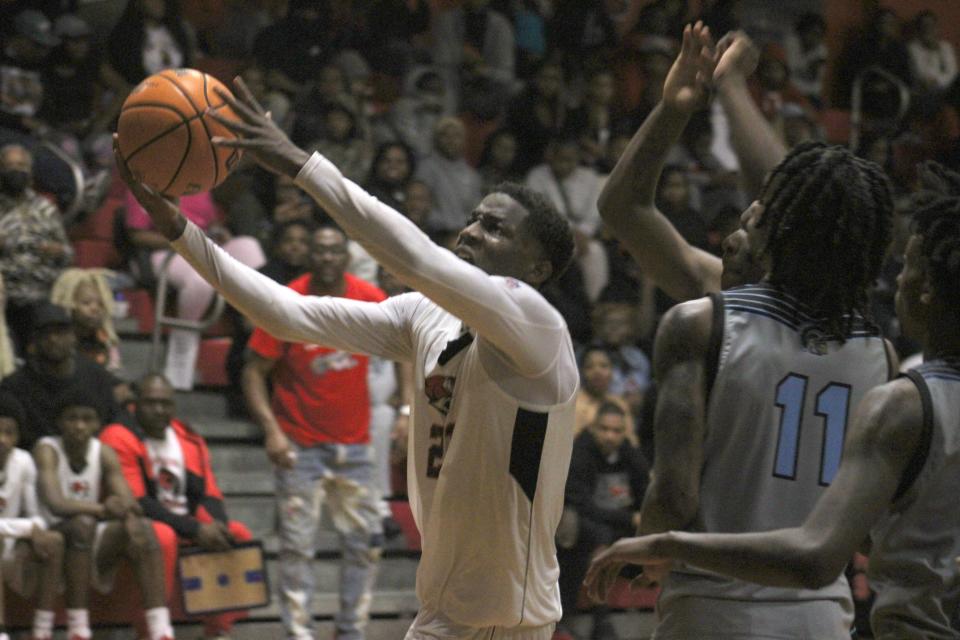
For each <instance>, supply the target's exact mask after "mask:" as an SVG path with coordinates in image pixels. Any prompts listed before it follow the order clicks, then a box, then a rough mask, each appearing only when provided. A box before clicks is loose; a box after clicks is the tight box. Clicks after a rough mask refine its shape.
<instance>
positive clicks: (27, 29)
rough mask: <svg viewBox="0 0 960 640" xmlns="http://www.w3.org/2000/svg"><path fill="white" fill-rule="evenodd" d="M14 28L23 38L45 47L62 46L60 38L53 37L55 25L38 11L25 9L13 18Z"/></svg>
mask: <svg viewBox="0 0 960 640" xmlns="http://www.w3.org/2000/svg"><path fill="white" fill-rule="evenodd" d="M13 26H14V28H15V29H16V30H17V33H19V34H20V35H22V36H25V37H27V38H30V39H31V40H33V41H34V42H36V43H37V44H40V45H43V46H45V47H55V46H57V45H58V44H60V38H58V37H57V36H55V35H53V25H52V24H50V21H49V20H48V19H47V16H45V15H43V14H42V13H41V12H39V11H37V10H36V9H24V10H23V11H21V12H20V13H18V14H17V15H16V16H14V18H13Z"/></svg>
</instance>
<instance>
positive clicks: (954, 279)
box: [913, 174, 960, 317]
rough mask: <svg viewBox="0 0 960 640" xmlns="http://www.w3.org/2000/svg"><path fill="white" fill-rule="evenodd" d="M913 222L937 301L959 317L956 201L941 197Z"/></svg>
mask: <svg viewBox="0 0 960 640" xmlns="http://www.w3.org/2000/svg"><path fill="white" fill-rule="evenodd" d="M954 175H955V176H956V174H954ZM955 193H957V192H955ZM913 220H914V225H915V227H914V228H915V230H916V233H917V234H919V235H920V237H921V238H922V239H923V240H922V244H921V247H920V252H921V254H922V255H923V257H924V259H925V260H926V263H927V264H926V266H927V270H928V272H929V274H930V281H931V284H932V285H933V288H934V290H935V291H936V293H937V297H938V298H940V299H941V300H942V301H944V302H946V303H947V304H948V305H950V307H951V308H952V309H953V310H954V315H956V316H958V317H960V197H958V195H944V196H942V197H940V198H938V199H936V200H934V201H932V202H930V203H928V204H927V205H926V206H925V207H922V208H920V209H918V210H917V211H916V212H914V214H913Z"/></svg>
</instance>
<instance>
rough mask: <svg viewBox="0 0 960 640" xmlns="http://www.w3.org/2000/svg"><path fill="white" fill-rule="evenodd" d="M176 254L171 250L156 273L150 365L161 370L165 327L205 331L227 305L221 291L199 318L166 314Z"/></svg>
mask: <svg viewBox="0 0 960 640" xmlns="http://www.w3.org/2000/svg"><path fill="white" fill-rule="evenodd" d="M176 255H177V254H176V253H174V252H173V251H171V252H169V253H168V254H167V255H166V257H165V258H164V259H163V262H162V263H161V264H160V268H159V269H158V270H157V271H158V273H157V274H156V275H157V292H156V297H155V298H154V300H155V301H156V304H155V305H154V316H153V320H154V322H153V334H152V335H151V340H150V355H149V362H150V367H151V368H152V369H153V370H156V371H159V370H161V369H162V366H163V364H162V363H161V362H160V354H161V352H162V351H163V350H162V348H161V346H160V342H161V339H162V334H163V329H164V328H165V327H169V328H171V329H187V330H189V331H196V332H197V333H203V332H204V331H206V330H207V328H208V327H210V326H211V325H213V323H215V322H216V321H217V320H219V319H220V316H221V315H223V309H224V307H225V306H226V301H225V300H224V299H223V296H221V295H220V294H219V293H215V295H216V298H215V299H214V301H213V306H211V307H210V309H209V310H208V312H207V314H206V316H204V317H203V318H200V319H199V320H184V319H183V318H177V317H175V316H168V315H167V314H166V312H165V306H166V304H165V303H166V300H167V287H168V284H167V283H168V280H169V276H168V272H169V271H170V262H171V261H172V260H173V258H174V256H176Z"/></svg>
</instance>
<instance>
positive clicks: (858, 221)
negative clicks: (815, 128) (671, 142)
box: [757, 142, 893, 339]
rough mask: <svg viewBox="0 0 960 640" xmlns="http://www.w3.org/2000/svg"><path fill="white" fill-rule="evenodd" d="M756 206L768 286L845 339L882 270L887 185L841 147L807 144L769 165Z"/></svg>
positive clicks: (889, 206) (888, 218)
mask: <svg viewBox="0 0 960 640" xmlns="http://www.w3.org/2000/svg"><path fill="white" fill-rule="evenodd" d="M760 201H761V202H762V203H763V205H764V212H763V215H762V216H761V218H760V220H759V222H758V223H757V226H758V227H765V228H766V229H767V231H768V233H767V241H766V245H765V246H764V247H763V249H762V253H763V254H765V255H768V256H769V257H770V264H771V268H770V276H769V280H770V282H771V283H772V284H774V285H777V286H779V287H781V288H783V289H784V290H785V291H787V292H788V293H789V294H791V295H793V296H795V297H796V298H797V299H799V300H800V301H801V302H802V303H804V304H805V305H807V306H808V307H809V309H810V311H811V313H812V314H813V315H814V316H815V317H818V318H822V320H823V322H824V324H825V327H824V328H825V329H827V330H828V331H829V332H830V333H831V334H833V335H834V336H836V337H838V338H841V339H842V338H843V337H844V336H846V335H848V334H849V332H850V330H851V328H852V326H853V322H854V318H855V315H856V314H857V313H858V312H861V313H862V312H863V311H864V309H865V308H866V303H867V288H868V287H869V286H870V284H871V283H873V281H874V280H876V278H877V275H878V274H879V272H880V267H881V264H882V262H883V256H884V253H885V251H886V248H887V243H888V242H889V239H890V228H891V224H892V217H893V199H892V196H891V189H890V182H889V181H888V180H887V178H886V176H885V175H884V173H883V171H882V170H881V169H880V167H878V166H877V165H876V164H874V163H872V162H869V161H867V160H863V159H861V158H857V157H856V156H854V155H853V154H852V153H850V152H849V151H848V150H847V149H845V148H843V147H839V146H828V145H825V144H823V143H820V142H805V143H801V144H799V145H797V146H796V147H794V148H793V149H792V150H791V151H790V153H788V154H787V156H786V157H785V158H784V159H783V160H782V161H781V162H780V164H778V165H777V166H776V167H775V168H774V170H773V172H772V173H771V174H770V177H769V179H768V180H767V183H766V185H765V186H764V190H763V193H762V194H761V197H760Z"/></svg>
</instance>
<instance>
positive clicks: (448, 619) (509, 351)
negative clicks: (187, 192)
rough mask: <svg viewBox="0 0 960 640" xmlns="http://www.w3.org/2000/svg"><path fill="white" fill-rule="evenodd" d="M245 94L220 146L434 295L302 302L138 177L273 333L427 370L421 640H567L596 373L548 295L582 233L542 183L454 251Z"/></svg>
mask: <svg viewBox="0 0 960 640" xmlns="http://www.w3.org/2000/svg"><path fill="white" fill-rule="evenodd" d="M236 88H237V90H238V92H239V95H240V96H241V98H242V101H236V100H233V99H231V98H229V97H227V98H226V99H228V100H230V104H231V106H232V107H233V109H234V110H235V111H236V112H237V113H239V114H241V117H242V118H243V121H244V123H243V124H239V125H237V124H230V125H228V126H230V127H231V128H232V129H234V130H235V131H237V132H238V133H240V134H241V135H242V136H243V138H242V139H240V140H238V141H233V142H231V141H224V140H219V139H215V143H216V144H222V145H226V146H236V147H241V148H243V149H244V150H245V151H246V152H247V153H248V154H249V155H252V156H253V157H254V159H255V160H257V161H258V162H259V163H260V164H262V165H264V166H265V167H267V168H269V169H272V170H273V171H276V172H278V173H280V174H282V175H287V176H290V177H294V178H295V180H296V184H297V185H298V186H300V187H301V188H303V189H304V190H306V191H307V192H308V193H310V194H311V195H312V196H313V197H314V199H315V200H317V202H318V203H319V204H320V205H321V206H322V207H323V209H324V210H325V211H327V212H328V213H329V214H330V215H331V216H332V217H333V218H334V219H335V220H336V221H337V222H338V223H339V224H340V225H341V227H342V228H343V229H344V230H345V231H346V232H347V233H348V234H349V235H350V236H351V237H352V238H353V239H355V240H357V241H358V242H360V243H361V244H362V245H363V246H364V248H365V249H366V250H367V251H368V252H369V253H370V254H371V255H372V256H373V257H374V258H375V259H376V260H377V262H378V263H379V264H381V265H382V266H383V267H384V268H385V269H387V270H389V271H391V272H392V273H393V274H395V275H396V276H397V278H398V279H399V280H400V281H402V282H403V283H404V284H406V285H408V286H410V287H411V288H412V289H414V290H416V291H417V293H408V294H404V295H399V296H395V297H392V298H390V299H388V300H386V301H384V302H382V303H379V304H372V303H364V302H358V301H352V300H343V299H340V298H317V297H310V296H300V295H298V294H296V293H294V292H292V291H290V290H289V289H287V288H286V287H283V286H280V285H277V284H276V283H274V282H272V281H269V280H268V279H266V278H264V277H262V276H260V275H259V274H257V273H255V272H254V271H252V270H250V269H246V268H244V267H243V266H242V265H240V264H239V263H237V262H236V261H233V260H232V259H230V258H229V256H227V255H226V254H224V253H223V252H222V251H220V250H219V249H218V248H217V247H216V245H213V244H210V243H208V242H207V240H206V238H205V237H204V236H203V234H202V233H201V232H200V231H199V230H198V229H197V228H196V227H195V226H194V225H192V224H189V223H188V222H186V220H185V219H184V218H183V217H182V216H181V215H180V213H179V211H178V209H177V206H176V204H175V203H174V202H172V201H170V200H166V199H164V198H162V197H160V196H158V195H157V194H155V193H153V192H151V191H149V190H148V189H147V188H145V187H144V186H143V185H141V184H139V183H138V182H137V181H135V180H134V179H133V177H132V176H130V175H129V172H128V171H126V170H124V169H123V168H122V169H121V172H122V175H124V177H125V179H126V180H127V183H128V185H129V186H130V188H131V190H132V191H133V193H134V195H136V196H137V198H138V199H139V200H140V202H141V203H142V204H143V205H144V207H145V209H146V210H147V211H148V212H149V213H150V215H151V216H152V218H153V221H154V223H155V224H156V226H157V228H158V229H159V230H160V231H161V232H163V233H164V235H165V236H166V237H167V238H169V239H170V240H171V241H172V244H173V247H174V249H175V250H176V251H178V252H179V253H181V254H182V255H183V256H184V257H185V258H186V259H187V260H188V261H189V262H190V263H191V264H192V265H193V266H194V268H195V269H197V271H198V272H199V273H200V274H201V275H202V276H203V277H204V278H206V279H207V280H208V281H209V282H210V283H211V284H212V285H213V286H214V287H216V288H217V290H218V291H220V292H221V293H222V294H223V295H224V296H225V297H226V298H227V299H228V300H229V301H230V302H231V304H233V305H234V306H236V307H237V308H238V309H240V310H241V311H242V312H243V313H244V314H246V315H248V316H249V317H250V318H252V319H253V320H254V321H255V322H256V323H257V324H259V325H261V326H263V327H264V328H265V329H266V330H268V331H269V332H270V333H272V334H274V335H275V336H277V337H278V338H281V339H284V340H292V341H305V342H312V343H320V344H325V345H328V346H331V347H335V348H339V349H344V350H346V351H350V352H365V353H370V354H373V355H377V356H380V357H383V358H387V359H389V360H395V361H401V362H412V363H413V367H414V372H415V373H414V382H415V389H416V390H417V391H416V393H415V399H414V403H413V407H412V412H411V420H412V423H413V428H412V429H411V432H410V436H409V443H410V444H409V447H408V479H409V495H410V502H411V507H412V510H413V514H414V517H415V519H416V522H417V526H418V527H419V529H420V531H421V533H422V536H423V554H422V556H421V560H420V566H419V568H418V571H417V595H418V597H419V599H420V603H421V608H420V611H419V613H418V615H417V618H416V620H415V621H414V623H413V625H412V626H411V628H410V631H409V632H408V635H407V637H408V638H411V639H414V638H416V639H421V638H507V637H509V638H529V639H531V640H532V639H539V638H543V639H547V638H550V636H551V634H552V630H553V627H554V625H555V623H556V621H557V620H559V619H560V614H561V611H560V597H559V588H558V583H557V579H558V574H559V570H558V567H557V561H556V550H555V546H554V532H555V530H556V526H557V523H558V522H559V519H560V515H561V512H562V509H563V489H564V483H565V480H566V475H567V469H568V466H569V461H570V454H571V450H572V442H573V408H574V396H575V393H576V389H577V383H578V373H577V366H576V360H575V357H574V353H573V347H572V343H571V340H570V335H569V333H568V331H567V328H566V323H565V322H564V320H563V318H562V317H561V316H560V314H559V313H558V312H557V311H556V310H555V309H554V308H553V307H551V306H550V304H549V303H548V302H547V301H546V300H545V299H544V298H543V297H542V296H541V295H540V293H539V292H538V291H537V288H538V287H539V286H540V285H542V284H543V283H544V282H546V281H547V280H549V279H550V278H552V277H556V276H559V275H560V274H561V273H562V272H563V270H564V269H565V268H566V267H567V265H568V263H569V261H570V259H571V257H572V253H573V237H572V233H571V231H570V228H569V225H568V224H567V223H566V221H565V220H564V219H563V218H562V217H561V216H560V215H559V214H558V213H557V212H556V211H554V210H553V208H552V207H550V205H549V204H548V203H547V202H546V201H545V200H544V199H543V198H542V197H540V196H538V195H537V194H535V193H533V192H532V191H530V190H528V189H525V188H523V187H520V186H519V185H510V184H506V185H501V186H500V187H498V188H497V189H495V190H494V192H493V193H491V194H490V195H488V196H486V197H485V198H483V200H482V201H481V202H480V203H479V204H478V205H477V207H476V209H475V210H474V212H473V216H472V219H471V221H470V222H469V224H468V226H467V227H466V228H465V229H463V231H461V232H460V235H459V237H458V240H457V245H456V249H455V251H454V252H453V253H451V252H449V251H447V250H445V249H442V248H440V247H438V246H436V245H435V244H433V243H432V242H431V241H430V240H429V239H428V238H427V237H426V235H424V234H423V233H422V232H421V231H420V230H419V229H418V228H417V227H416V226H415V225H414V224H413V223H411V222H410V221H409V220H407V219H406V218H405V217H404V216H402V215H401V214H399V213H398V212H396V211H394V210H393V209H390V208H389V207H387V206H385V205H383V204H382V203H380V202H379V201H377V200H376V199H375V198H373V197H372V196H370V195H369V194H367V193H366V192H364V191H363V190H362V189H360V188H359V187H357V185H355V184H353V183H352V182H350V181H348V180H346V179H345V178H344V177H343V176H342V175H341V173H340V172H339V170H337V168H336V167H335V166H333V165H332V164H331V163H330V162H329V161H327V160H326V159H325V158H323V157H322V156H321V155H319V154H314V155H313V156H310V155H309V154H308V153H306V152H304V151H303V150H301V149H298V148H297V147H295V146H293V145H292V144H291V143H290V142H289V140H288V139H287V138H286V136H285V135H284V134H283V133H282V132H281V131H280V130H279V129H278V128H277V127H276V125H275V124H274V123H273V122H272V120H271V119H270V118H269V116H266V115H264V114H263V111H262V110H261V109H260V107H259V105H257V104H256V102H255V101H254V100H253V98H252V96H250V94H249V92H248V91H247V89H246V87H245V86H244V85H243V84H242V82H240V81H238V82H237V84H236ZM223 122H224V123H226V121H223ZM118 162H119V163H120V164H121V165H122V164H123V162H122V159H120V157H119V156H118Z"/></svg>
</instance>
